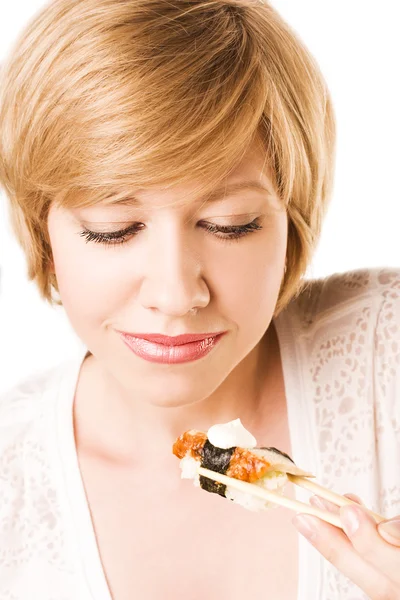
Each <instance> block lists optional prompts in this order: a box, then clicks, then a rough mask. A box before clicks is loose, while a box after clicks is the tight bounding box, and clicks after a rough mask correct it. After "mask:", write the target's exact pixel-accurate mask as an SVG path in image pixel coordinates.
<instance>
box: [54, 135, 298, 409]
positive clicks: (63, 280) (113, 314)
mask: <svg viewBox="0 0 400 600" xmlns="http://www.w3.org/2000/svg"><path fill="white" fill-rule="evenodd" d="M245 180H246V181H254V182H256V183H257V182H258V183H262V184H263V185H264V186H265V187H267V188H269V190H270V192H264V191H262V190H257V189H250V188H244V187H243V188H242V189H239V190H238V191H236V192H235V193H233V194H230V193H226V194H224V195H222V196H221V197H220V199H219V200H213V201H212V202H210V203H204V201H202V200H198V199H194V200H193V198H191V192H192V191H193V189H194V188H195V186H193V188H191V187H186V186H185V187H175V188H170V189H169V190H167V191H166V190H155V191H151V192H150V191H149V190H145V191H142V192H140V191H139V192H136V191H135V194H134V195H135V198H136V199H137V200H138V201H139V202H138V204H135V205H133V204H130V205H120V204H119V205H117V204H115V205H105V204H96V205H93V206H90V207H87V208H80V209H65V208H60V207H55V206H52V207H51V209H50V213H49V221H48V228H49V236H50V242H51V246H52V251H53V261H54V269H55V273H56V277H57V282H58V287H59V292H60V296H61V300H62V303H63V306H64V308H65V310H66V313H67V316H68V318H69V320H70V322H71V324H72V326H73V328H74V330H75V331H76V333H77V335H78V336H79V337H80V339H81V340H82V341H83V343H84V344H85V346H86V347H87V348H88V349H89V350H90V351H91V353H92V354H93V355H94V357H95V360H96V362H97V364H98V365H99V368H101V369H102V371H103V372H104V373H106V374H107V377H108V378H109V380H112V381H113V382H114V384H115V385H116V386H118V387H119V388H120V389H121V390H124V391H126V392H127V393H128V394H129V395H130V396H131V397H134V398H139V399H141V400H143V401H145V402H148V403H150V404H153V405H162V406H171V407H172V406H184V405H188V404H193V403H195V402H198V401H200V400H202V399H204V398H206V397H209V396H210V395H211V394H212V393H213V392H214V391H215V390H217V389H218V388H219V386H221V384H222V383H223V382H224V381H225V380H226V379H227V378H228V377H229V375H230V374H232V373H233V372H235V373H237V372H238V370H239V371H240V368H241V365H243V363H244V361H245V359H246V357H248V355H249V354H250V353H252V352H254V351H255V349H256V348H257V346H258V345H259V343H260V341H261V340H262V338H263V336H264V334H265V332H266V330H267V329H268V327H269V324H270V322H271V319H272V316H273V313H274V310H275V305H276V302H277V299H278V293H279V288H280V285H281V281H282V277H283V272H284V265H285V256H286V245H287V216H286V211H285V210H284V208H283V207H282V206H281V203H280V200H279V198H278V196H277V195H276V192H275V191H274V188H273V186H272V183H271V178H270V177H269V174H268V172H267V171H266V170H265V161H264V155H263V153H262V152H260V151H259V150H257V149H256V148H254V147H253V148H252V149H251V150H250V151H249V152H248V153H247V154H246V155H245V157H244V159H243V161H242V162H241V164H240V165H239V166H238V168H237V169H236V170H235V171H234V172H232V173H231V175H230V176H229V178H228V179H227V180H226V182H225V184H226V185H225V186H224V187H225V188H226V186H229V185H230V184H238V183H241V182H244V181H245ZM177 201H178V202H177ZM121 231H124V233H123V234H122V236H121V235H120V234H119V233H118V232H121ZM192 309H197V313H196V314H194V313H193V311H192ZM120 332H126V333H130V334H135V333H136V334H161V335H165V336H178V335H181V334H188V333H194V334H203V333H204V334H207V333H209V334H215V333H217V332H225V334H224V335H223V336H222V337H220V338H219V340H218V341H217V342H216V343H211V344H209V345H208V344H207V342H203V345H202V347H201V349H203V350H204V349H205V348H206V349H207V350H208V352H207V353H204V354H202V355H201V357H200V358H198V357H197V356H198V355H197V354H196V352H197V351H198V350H199V348H198V345H196V344H194V345H193V344H191V347H192V349H193V352H194V355H193V356H192V357H191V355H188V353H187V349H188V348H186V349H182V346H180V347H176V348H175V349H173V348H172V349H171V348H168V347H166V346H164V352H163V353H162V352H161V353H160V352H157V348H158V349H160V347H159V346H153V345H152V346H149V345H147V346H146V342H142V346H140V344H141V343H140V342H137V343H136V345H133V346H132V344H133V342H134V341H135V340H133V339H132V337H125V336H123V335H122V333H120ZM209 337H212V336H209ZM209 341H210V340H209ZM128 344H129V346H130V347H128ZM143 344H144V350H145V351H146V350H149V351H150V352H153V358H154V355H155V356H160V354H163V355H165V356H167V360H168V362H154V360H149V359H148V358H145V357H144V356H143V355H138V354H137V352H138V347H139V346H140V347H141V348H142V350H143ZM131 347H134V348H135V351H132V349H131ZM210 348H211V350H210ZM154 350H155V353H154ZM183 350H186V353H185V352H183ZM181 351H182V352H183V353H182V352H181ZM174 359H176V360H177V361H178V362H176V361H174ZM155 360H158V359H157V358H156V359H155ZM183 360H184V361H185V362H182V361H183Z"/></svg>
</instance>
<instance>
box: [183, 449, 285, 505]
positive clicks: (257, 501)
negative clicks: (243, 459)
mask: <svg viewBox="0 0 400 600" xmlns="http://www.w3.org/2000/svg"><path fill="white" fill-rule="evenodd" d="M198 465H199V461H197V460H196V459H194V458H192V457H191V456H185V457H184V458H182V459H181V460H180V463H179V466H180V468H181V478H182V479H193V483H194V485H195V486H196V487H200V477H199V474H198V472H197V468H198ZM287 482H288V478H287V475H286V474H285V473H282V472H279V471H269V472H268V473H267V474H266V475H265V476H264V477H262V478H261V479H259V480H258V481H257V482H255V483H254V484H253V485H258V486H259V487H261V488H264V489H267V490H272V491H274V492H276V493H278V494H283V489H284V487H285V485H286V483H287ZM225 496H226V498H227V499H228V500H231V501H232V502H235V503H236V504H240V505H241V506H243V507H244V508H247V509H248V510H252V511H260V510H266V509H269V508H275V507H276V506H277V505H276V504H273V503H272V502H268V501H266V500H263V499H262V498H256V497H255V496H250V495H249V494H246V493H245V492H241V491H239V490H237V489H235V488H232V487H231V486H227V487H226V493H225Z"/></svg>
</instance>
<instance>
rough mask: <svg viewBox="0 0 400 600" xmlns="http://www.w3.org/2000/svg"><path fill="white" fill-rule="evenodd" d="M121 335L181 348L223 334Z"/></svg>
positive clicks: (124, 332) (216, 332)
mask: <svg viewBox="0 0 400 600" xmlns="http://www.w3.org/2000/svg"><path fill="white" fill-rule="evenodd" d="M118 333H121V334H122V335H125V336H128V337H133V338H137V339H139V340H148V341H149V342H154V343H155V344H162V345H163V346H182V344H190V343H191V342H199V341H201V340H205V339H208V338H212V337H216V336H217V335H222V333H225V332H223V331H215V332H212V333H197V334H196V333H187V334H185V335H176V336H175V337H170V336H168V335H162V334H161V333H127V332H126V331H119V332H118Z"/></svg>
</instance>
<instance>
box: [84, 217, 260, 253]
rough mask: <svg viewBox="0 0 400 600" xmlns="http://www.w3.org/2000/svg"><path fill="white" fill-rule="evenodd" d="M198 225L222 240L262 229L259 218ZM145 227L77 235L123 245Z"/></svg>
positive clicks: (240, 236)
mask: <svg viewBox="0 0 400 600" xmlns="http://www.w3.org/2000/svg"><path fill="white" fill-rule="evenodd" d="M199 225H200V226H201V227H202V228H203V229H205V230H206V231H207V232H208V233H211V234H212V235H215V236H216V237H217V238H219V239H222V240H227V241H229V240H238V239H239V238H242V237H244V236H246V235H248V234H250V233H253V232H255V231H259V230H261V229H262V228H263V227H262V225H261V224H260V218H259V217H258V218H257V219H254V221H252V222H251V223H246V224H245V225H215V224H214V223H207V222H203V221H200V223H199ZM144 227H145V225H144V224H143V223H133V224H132V225H130V226H129V227H127V228H126V229H122V230H119V231H105V232H100V231H92V230H90V229H87V228H86V227H85V228H84V229H83V231H80V232H79V235H80V236H81V237H83V238H85V240H86V242H94V243H96V244H104V245H114V246H115V245H118V244H124V243H126V242H127V241H129V240H130V239H131V238H132V237H134V236H136V235H137V234H138V233H139V232H140V231H141V230H142V229H144Z"/></svg>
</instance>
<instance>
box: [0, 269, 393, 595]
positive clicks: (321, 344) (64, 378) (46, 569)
mask: <svg viewBox="0 0 400 600" xmlns="http://www.w3.org/2000/svg"><path fill="white" fill-rule="evenodd" d="M276 327H277V332H278V337H279V342H280V346H281V352H282V362H283V370H284V379H285V388H286V395H287V403H288V414H289V427H290V433H291V441H292V454H293V458H294V460H295V462H296V463H297V464H298V465H299V466H301V467H302V468H304V469H307V470H310V471H312V472H314V473H315V475H316V477H317V481H319V482H320V483H322V485H325V486H327V487H330V488H332V489H334V490H335V491H337V492H339V493H346V492H353V493H355V494H358V495H359V496H361V498H362V499H363V501H364V502H365V503H366V504H367V505H368V506H369V507H370V508H372V509H373V510H375V511H377V512H380V513H382V514H384V515H385V516H387V517H391V516H394V515H395V514H400V271H397V270H389V269H381V270H379V269H374V270H370V271H356V272H351V273H346V274H342V275H334V276H331V277H329V278H326V279H324V280H316V281H313V282H311V284H310V286H309V288H308V290H307V291H305V292H304V293H302V295H301V296H300V297H299V298H298V299H296V300H295V301H293V302H292V303H291V304H290V306H289V307H288V308H287V309H286V310H285V311H284V312H283V313H281V315H280V316H279V317H278V318H277V319H276ZM82 360H83V356H79V357H78V358H77V360H76V361H71V362H68V363H65V364H63V365H60V366H59V367H56V368H54V369H52V370H51V371H47V372H45V373H42V374H39V375H36V376H34V377H30V378H29V379H28V380H26V381H24V382H23V383H22V384H20V385H19V386H17V387H15V388H14V389H12V390H11V391H10V392H7V393H6V394H5V395H3V396H2V397H1V398H0V499H1V500H0V600H78V599H79V600H111V596H110V592H109V590H108V588H107V583H106V579H105V576H104V573H103V570H102V566H101V561H100V557H99V553H98V550H97V546H96V539H95V535H94V530H93V526H92V522H91V517H90V512H89V508H88V506H87V502H86V496H85V492H84V488H83V484H82V480H81V477H80V471H79V466H78V460H77V455H76V448H75V443H74V432H73V425H72V406H73V398H74V389H75V385H76V381H77V377H78V373H79V368H80V365H81V363H82ZM296 493H297V497H298V498H299V499H300V500H304V499H306V498H307V497H308V495H307V493H306V492H304V490H301V489H300V488H296ZM299 561H300V563H299V568H300V582H299V592H298V600H365V599H366V596H365V594H363V593H362V592H361V590H359V588H357V587H356V586H355V585H353V584H352V583H351V582H350V581H349V580H348V579H347V578H345V577H344V576H343V575H341V574H340V573H339V572H338V571H337V570H336V569H335V568H334V567H332V566H331V565H330V564H329V563H328V562H326V561H325V560H324V559H323V558H322V557H321V556H320V555H319V553H318V552H317V551H316V550H315V549H314V548H312V547H311V546H310V545H309V544H308V542H306V541H305V540H304V539H303V538H302V537H300V555H299ZM277 600H278V599H277Z"/></svg>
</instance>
